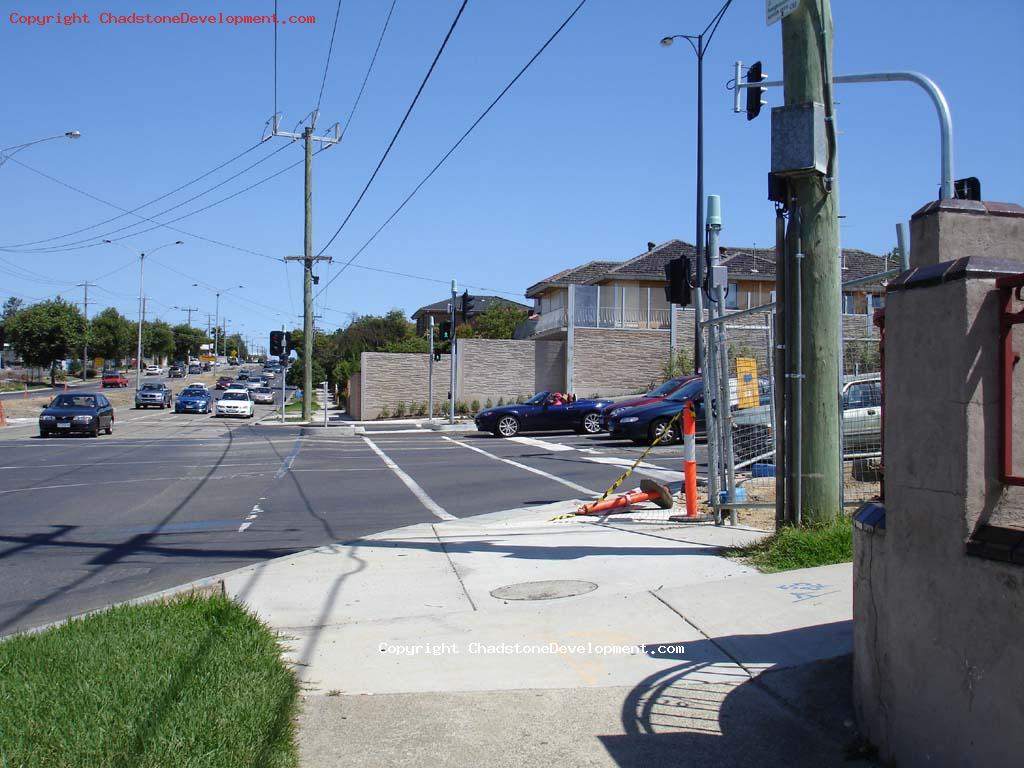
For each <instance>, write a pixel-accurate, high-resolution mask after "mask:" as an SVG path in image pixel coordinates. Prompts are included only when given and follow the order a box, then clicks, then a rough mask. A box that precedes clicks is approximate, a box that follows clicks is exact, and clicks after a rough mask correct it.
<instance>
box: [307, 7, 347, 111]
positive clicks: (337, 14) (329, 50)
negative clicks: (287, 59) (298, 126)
mask: <svg viewBox="0 0 1024 768" xmlns="http://www.w3.org/2000/svg"><path fill="white" fill-rule="evenodd" d="M340 16H341V0H338V7H337V9H336V10H335V11H334V26H333V27H331V44H330V45H329V46H327V61H326V62H324V76H323V79H322V80H321V81H320V95H319V96H317V97H316V110H315V111H314V112H313V121H314V122H316V115H317V114H318V113H319V112H320V102H321V101H323V98H324V86H326V85H327V72H328V71H329V70H330V68H331V54H332V53H333V52H334V35H335V34H336V33H337V32H338V17H340Z"/></svg>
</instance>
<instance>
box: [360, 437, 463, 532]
mask: <svg viewBox="0 0 1024 768" xmlns="http://www.w3.org/2000/svg"><path fill="white" fill-rule="evenodd" d="M363 440H364V441H365V442H366V444H367V445H368V446H370V450H371V451H373V452H374V453H376V454H377V456H379V457H380V460H381V461H383V462H384V464H385V466H387V468H388V469H390V470H391V471H392V472H394V473H395V476H396V477H397V478H398V479H399V480H401V481H402V482H403V483H404V484H405V487H406V488H408V489H409V490H410V491H412V493H413V495H414V496H415V497H416V498H417V499H419V500H420V503H421V504H422V505H423V506H424V507H426V508H427V509H428V510H430V512H431V513H433V514H434V515H435V516H436V517H438V518H440V519H441V520H457V519H458V518H456V517H455V515H453V514H451V513H449V512H448V511H447V510H445V509H444V508H443V507H442V506H441V505H440V504H438V503H437V502H436V501H434V500H433V499H432V498H430V496H428V495H427V492H426V491H424V490H423V489H422V488H420V486H419V484H418V483H417V482H416V481H415V480H413V479H412V478H411V477H409V475H407V474H406V473H405V472H404V471H403V470H402V468H401V467H400V466H398V465H397V464H395V462H393V461H392V460H391V458H390V457H389V456H388V455H387V454H386V453H384V451H382V450H381V449H380V448H378V447H377V445H376V443H374V442H373V440H371V439H370V438H368V437H366V436H365V435H364V436H363Z"/></svg>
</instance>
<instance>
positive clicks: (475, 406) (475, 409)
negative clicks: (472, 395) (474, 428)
mask: <svg viewBox="0 0 1024 768" xmlns="http://www.w3.org/2000/svg"><path fill="white" fill-rule="evenodd" d="M469 412H470V413H480V401H479V400H474V401H473V402H472V403H470V404H469Z"/></svg>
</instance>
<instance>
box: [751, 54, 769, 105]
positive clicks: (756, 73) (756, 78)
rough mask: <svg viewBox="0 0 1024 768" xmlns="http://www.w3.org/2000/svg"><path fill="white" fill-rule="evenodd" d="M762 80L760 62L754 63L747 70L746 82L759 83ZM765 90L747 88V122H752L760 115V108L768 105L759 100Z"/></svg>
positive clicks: (755, 87) (759, 87)
mask: <svg viewBox="0 0 1024 768" xmlns="http://www.w3.org/2000/svg"><path fill="white" fill-rule="evenodd" d="M763 80H764V73H763V72H762V71H761V62H760V61H755V62H754V63H753V64H751V65H750V69H748V70H747V82H748V83H760V82H762V81H763ZM767 90H768V89H767V88H764V87H761V86H753V87H750V88H747V120H753V119H754V118H755V117H757V116H758V115H759V114H761V107H763V106H764V105H765V104H767V103H768V102H767V101H765V100H764V99H763V98H761V97H762V96H764V94H765V92H766V91H767Z"/></svg>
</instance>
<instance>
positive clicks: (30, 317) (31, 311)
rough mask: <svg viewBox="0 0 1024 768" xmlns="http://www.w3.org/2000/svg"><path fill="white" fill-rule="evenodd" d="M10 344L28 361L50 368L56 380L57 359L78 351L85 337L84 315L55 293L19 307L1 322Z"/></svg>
mask: <svg viewBox="0 0 1024 768" xmlns="http://www.w3.org/2000/svg"><path fill="white" fill-rule="evenodd" d="M4 327H5V329H6V333H7V338H8V339H9V340H10V344H11V346H13V347H14V350H15V351H16V352H17V353H18V354H19V355H20V356H21V359H22V360H24V361H25V362H26V363H27V364H28V365H30V366H35V367H39V368H44V367H45V368H49V369H50V384H51V385H52V384H54V382H55V381H56V368H57V363H59V362H60V361H62V360H64V359H66V358H67V357H69V356H70V355H72V354H74V353H75V352H77V351H78V348H79V347H80V346H81V344H82V340H83V339H84V338H85V327H86V323H85V317H84V316H83V315H82V312H81V311H80V310H79V309H78V307H76V306H75V305H74V304H72V303H70V302H67V301H64V300H63V299H61V298H60V297H59V296H58V297H57V298H56V299H52V300H50V301H41V302H39V303H38V304H33V305H32V306H30V307H28V308H27V309H23V310H21V311H19V312H18V313H17V314H15V315H14V316H13V317H11V318H10V319H9V320H7V321H6V322H5V324H4Z"/></svg>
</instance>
